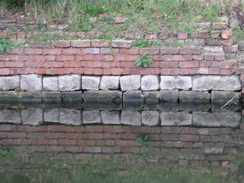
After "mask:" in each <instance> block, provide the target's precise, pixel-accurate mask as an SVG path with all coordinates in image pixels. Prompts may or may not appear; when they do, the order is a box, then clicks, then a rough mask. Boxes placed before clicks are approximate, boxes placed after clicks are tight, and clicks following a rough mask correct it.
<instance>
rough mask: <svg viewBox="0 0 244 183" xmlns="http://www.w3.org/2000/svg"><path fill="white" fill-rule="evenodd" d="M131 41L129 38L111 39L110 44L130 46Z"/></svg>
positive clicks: (121, 46)
mask: <svg viewBox="0 0 244 183" xmlns="http://www.w3.org/2000/svg"><path fill="white" fill-rule="evenodd" d="M131 44H132V41H130V40H113V41H112V42H111V46H112V47H113V48H130V47H131Z"/></svg>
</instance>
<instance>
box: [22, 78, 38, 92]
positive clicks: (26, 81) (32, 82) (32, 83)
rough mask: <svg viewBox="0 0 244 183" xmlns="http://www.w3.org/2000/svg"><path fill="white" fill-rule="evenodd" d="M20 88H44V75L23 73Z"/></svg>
mask: <svg viewBox="0 0 244 183" xmlns="http://www.w3.org/2000/svg"><path fill="white" fill-rule="evenodd" d="M20 88H21V89H22V90H26V91H40V90H42V76H40V75H35V74H30V75H21V80H20Z"/></svg>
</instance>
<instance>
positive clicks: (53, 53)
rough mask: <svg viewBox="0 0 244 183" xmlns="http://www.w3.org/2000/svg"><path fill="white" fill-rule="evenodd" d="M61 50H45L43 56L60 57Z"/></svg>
mask: <svg viewBox="0 0 244 183" xmlns="http://www.w3.org/2000/svg"><path fill="white" fill-rule="evenodd" d="M61 51H62V50H61V49H43V54H45V55H49V54H50V55H60V54H61Z"/></svg>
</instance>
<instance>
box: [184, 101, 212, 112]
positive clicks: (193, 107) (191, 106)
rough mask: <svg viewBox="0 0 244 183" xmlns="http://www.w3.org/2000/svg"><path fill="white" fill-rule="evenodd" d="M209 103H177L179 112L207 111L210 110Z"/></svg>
mask: <svg viewBox="0 0 244 183" xmlns="http://www.w3.org/2000/svg"><path fill="white" fill-rule="evenodd" d="M210 108H211V107H210V103H200V102H183V103H179V110H180V111H185V112H186V111H208V110H209V109H210Z"/></svg>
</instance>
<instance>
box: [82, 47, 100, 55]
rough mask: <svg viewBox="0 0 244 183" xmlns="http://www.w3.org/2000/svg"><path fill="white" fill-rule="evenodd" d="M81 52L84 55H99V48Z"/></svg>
mask: <svg viewBox="0 0 244 183" xmlns="http://www.w3.org/2000/svg"><path fill="white" fill-rule="evenodd" d="M82 51H84V53H85V54H100V48H84V49H83V50H82Z"/></svg>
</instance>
